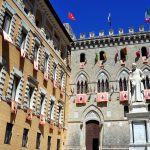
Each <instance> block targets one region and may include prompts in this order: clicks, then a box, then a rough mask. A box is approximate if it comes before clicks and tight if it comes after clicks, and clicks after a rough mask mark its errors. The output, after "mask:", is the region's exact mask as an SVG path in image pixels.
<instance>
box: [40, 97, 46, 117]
mask: <svg viewBox="0 0 150 150" xmlns="http://www.w3.org/2000/svg"><path fill="white" fill-rule="evenodd" d="M44 99H45V95H44V94H41V101H40V109H39V110H40V114H41V113H42V106H43V102H44Z"/></svg>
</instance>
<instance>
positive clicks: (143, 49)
mask: <svg viewBox="0 0 150 150" xmlns="http://www.w3.org/2000/svg"><path fill="white" fill-rule="evenodd" d="M141 53H142V56H146V57H147V54H148V53H147V48H146V47H142V48H141Z"/></svg>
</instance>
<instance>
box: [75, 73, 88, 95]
mask: <svg viewBox="0 0 150 150" xmlns="http://www.w3.org/2000/svg"><path fill="white" fill-rule="evenodd" d="M87 92H88V81H87V78H86V77H85V76H84V75H83V74H81V75H80V76H79V77H78V79H77V94H84V93H87Z"/></svg>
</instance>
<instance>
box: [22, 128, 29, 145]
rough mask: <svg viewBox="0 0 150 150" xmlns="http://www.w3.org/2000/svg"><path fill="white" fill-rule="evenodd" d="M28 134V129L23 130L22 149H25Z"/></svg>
mask: <svg viewBox="0 0 150 150" xmlns="http://www.w3.org/2000/svg"><path fill="white" fill-rule="evenodd" d="M28 132H29V129H26V128H24V131H23V137H22V147H27V144H28Z"/></svg>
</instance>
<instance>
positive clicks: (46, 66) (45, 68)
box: [44, 53, 49, 71]
mask: <svg viewBox="0 0 150 150" xmlns="http://www.w3.org/2000/svg"><path fill="white" fill-rule="evenodd" d="M48 57H49V56H48V55H47V53H45V59H44V71H47V70H48Z"/></svg>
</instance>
